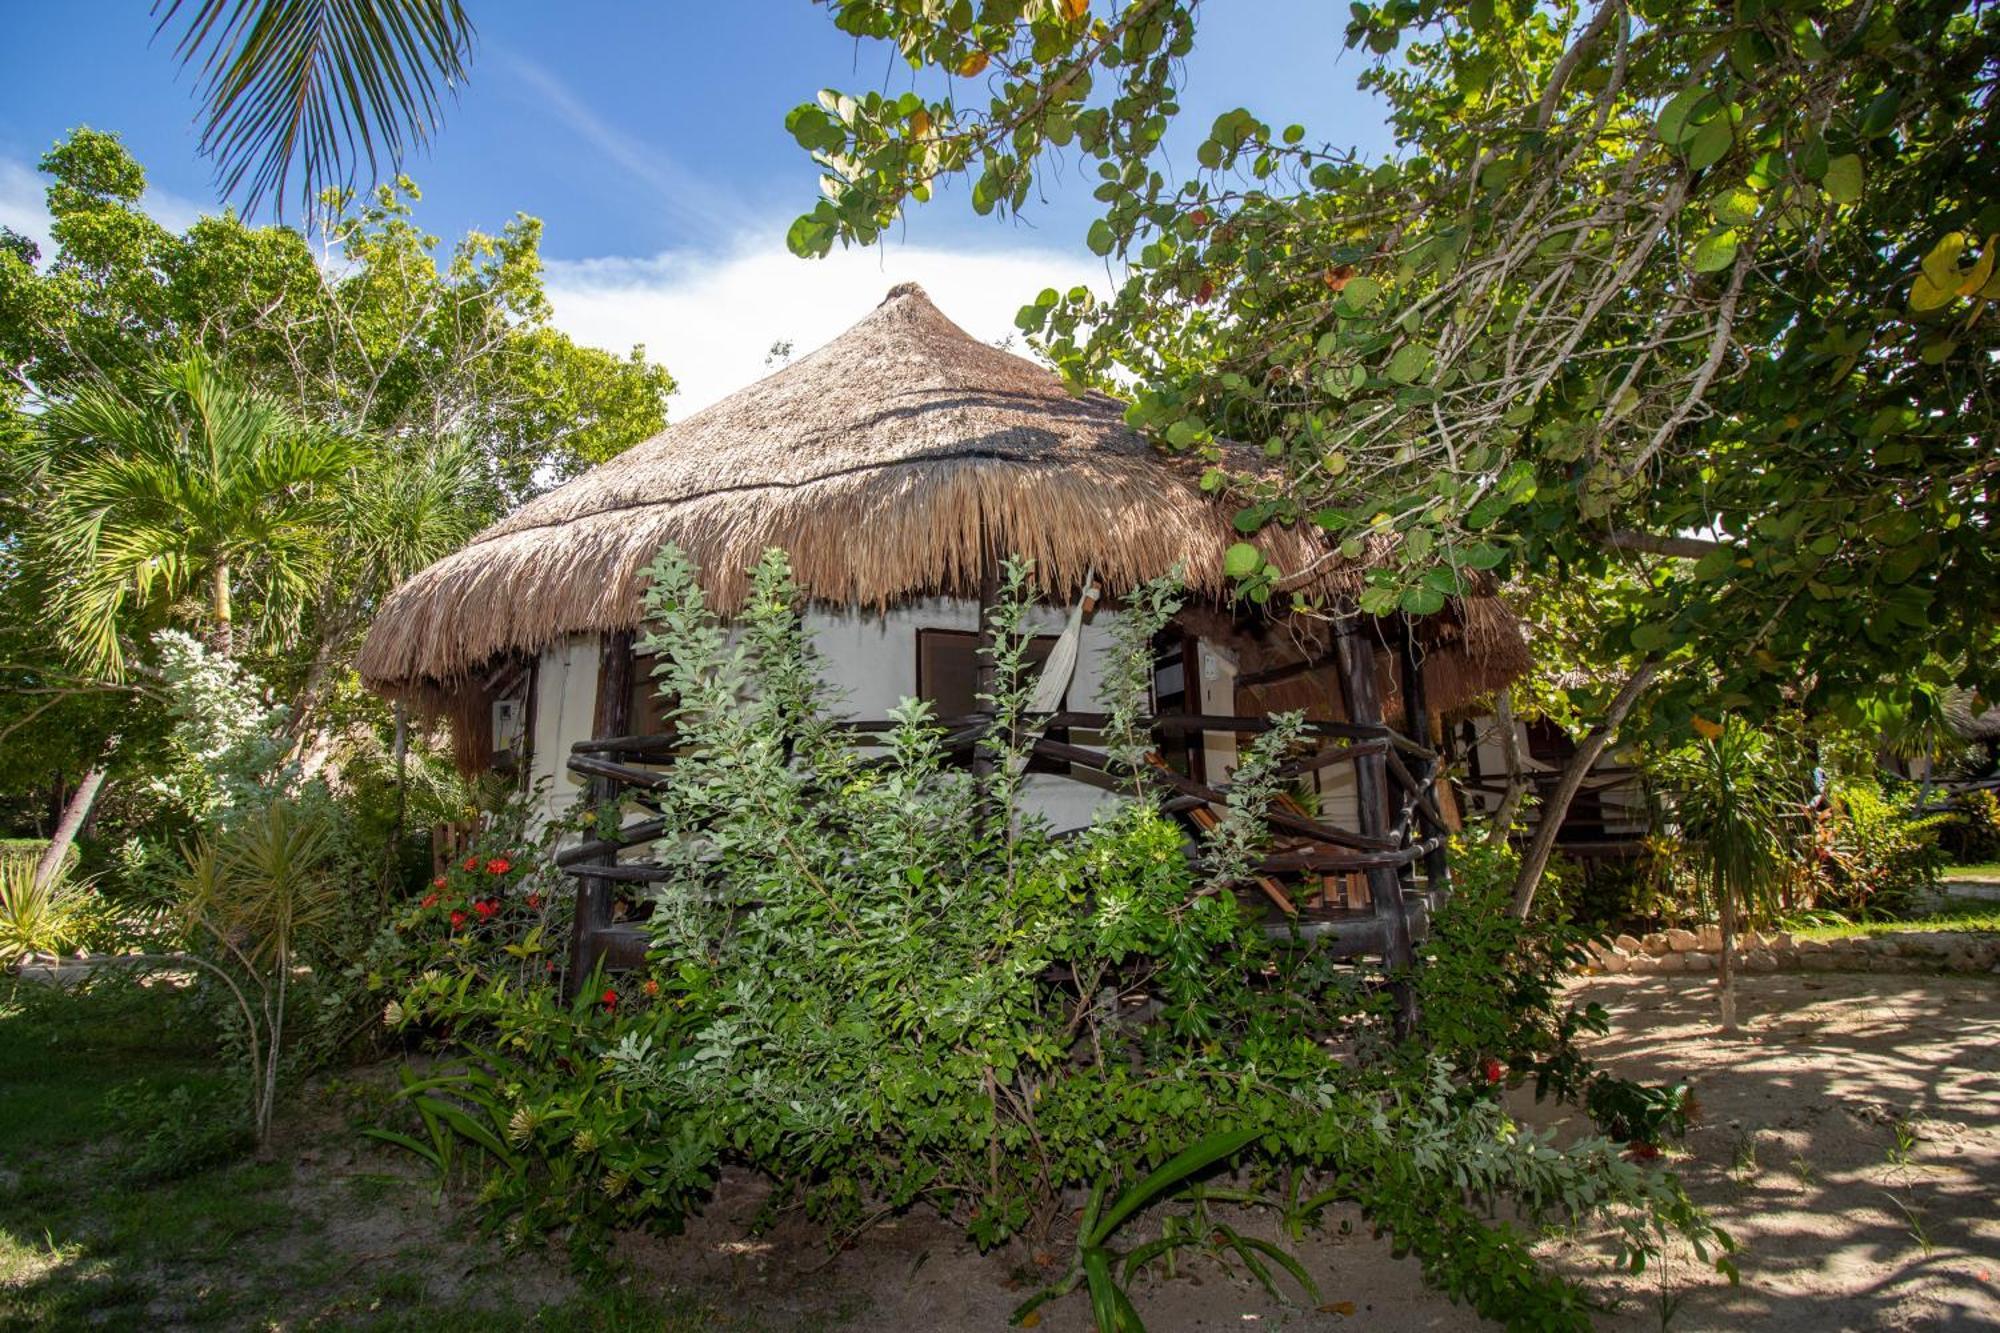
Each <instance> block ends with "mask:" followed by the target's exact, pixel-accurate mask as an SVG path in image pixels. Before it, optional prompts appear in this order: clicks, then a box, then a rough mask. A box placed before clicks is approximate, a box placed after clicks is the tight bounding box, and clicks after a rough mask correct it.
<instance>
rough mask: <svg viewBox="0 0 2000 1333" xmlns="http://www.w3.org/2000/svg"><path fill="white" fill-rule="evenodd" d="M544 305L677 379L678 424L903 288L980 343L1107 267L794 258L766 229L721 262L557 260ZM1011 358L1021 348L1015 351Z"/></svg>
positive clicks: (971, 257) (668, 257) (1069, 261)
mask: <svg viewBox="0 0 2000 1333" xmlns="http://www.w3.org/2000/svg"><path fill="white" fill-rule="evenodd" d="M547 278H548V293H549V300H550V302H551V303H552V304H553V306H554V308H555V323H556V326H557V327H558V328H560V329H562V330H563V332H565V333H567V334H569V335H570V336H571V337H572V338H575V339H576V340H577V341H578V342H582V343H587V344H590V345H592V346H597V347H605V348H610V349H613V350H615V351H621V352H622V351H623V350H625V349H626V348H628V347H630V346H631V345H632V344H633V343H635V342H636V343H644V344H645V345H646V354H647V356H648V357H650V358H651V359H652V360H654V361H657V362H659V363H661V364H662V365H664V366H666V368H667V369H668V370H669V371H670V372H672V374H673V376H674V378H675V380H676V381H678V382H679V385H680V391H679V392H678V393H677V394H675V396H674V398H673V401H672V403H671V404H670V409H671V412H670V414H671V416H672V417H673V419H674V420H677V421H678V420H684V419H686V418H687V417H689V416H691V415H692V414H693V413H694V412H696V411H698V410H699V409H701V408H703V407H706V406H707V405H708V404H710V403H712V402H714V401H715V400H716V399H718V398H721V397H723V396H725V395H726V394H729V393H732V392H734V391H735V390H737V389H740V388H742V387H743V386H745V385H747V384H750V383H751V382H753V381H755V380H758V379H761V378H762V377H763V376H765V375H768V374H770V373H771V371H772V370H773V369H775V363H774V364H772V365H766V364H765V362H766V358H767V357H768V355H769V353H770V350H771V345H772V344H773V343H774V342H776V341H778V340H780V339H785V340H789V341H790V342H791V343H792V345H793V353H794V356H795V357H796V356H803V355H805V354H806V353H807V352H809V351H811V350H813V349H814V348H815V347H818V346H820V345H821V344H822V343H825V342H827V341H828V340H830V339H831V338H833V337H834V336H835V335H836V334H838V333H840V332H841V331H842V330H843V329H845V328H847V327H848V326H849V325H851V324H853V323H854V322H855V321H856V320H858V319H860V318H861V317H862V316H863V315H865V314H867V313H868V312H869V311H870V310H872V309H874V307H875V306H876V305H878V304H879V303H880V302H881V300H882V297H883V296H884V295H885V294H886V293H887V292H888V290H889V288H891V287H893V286H895V285H896V284H897V283H901V282H915V283H919V284H921V285H922V286H923V288H924V290H925V291H926V292H928V293H929V294H930V298H931V300H933V301H934V302H936V303H937V306H938V308H939V309H940V310H942V311H944V313H945V314H946V315H948V316H950V317H951V318H952V319H953V320H954V321H956V322H957V323H958V324H959V326H960V327H962V328H964V329H965V330H966V331H967V332H968V333H970V334H972V336H974V337H975V338H979V339H981V340H982V341H985V342H999V341H1000V340H1002V339H1004V338H1007V337H1009V336H1014V337H1015V338H1016V339H1017V342H1018V332H1017V330H1016V329H1015V327H1014V315H1015V312H1016V311H1018V310H1019V309H1020V308H1021V307H1022V306H1023V305H1024V304H1026V303H1027V302H1029V301H1032V300H1033V299H1034V297H1035V293H1036V292H1039V291H1040V290H1041V289H1042V288H1044V287H1055V288H1058V289H1062V290H1067V289H1068V288H1070V287H1075V286H1088V287H1090V288H1092V289H1094V290H1095V291H1097V292H1098V293H1099V294H1100V295H1103V294H1106V293H1107V292H1108V290H1109V287H1110V279H1109V278H1108V277H1107V275H1106V273H1105V270H1104V267H1103V266H1102V265H1101V264H1099V263H1095V262H1092V261H1089V260H1086V259H1083V258H1081V257H1078V256H1075V255H1071V254H1065V253H1062V252H1059V251H1053V250H1037V249H1028V248H1020V249H1010V250H997V251H983V252H982V251H952V250H940V249H935V248H929V247H923V246H913V245H898V246H883V247H880V248H877V249H872V250H847V251H836V252H835V253H834V254H832V255H830V256H829V257H827V258H825V259H816V260H814V259H798V258H795V257H794V256H793V255H792V254H791V253H790V252H789V251H787V250H786V249H785V243H784V239H783V237H782V236H780V235H778V234H776V233H770V234H767V235H763V236H760V237H758V238H757V239H756V240H755V241H754V242H745V243H744V244H742V245H741V246H739V247H737V248H736V249H734V250H732V251H729V252H728V253H725V254H720V255H710V254H704V253H700V252H695V251H673V252H668V253H665V254H660V255H656V256H654V257H653V258H651V259H588V260H567V261H565V260H553V261H551V262H550V263H549V266H548V274H547ZM1017 350H1021V349H1018V348H1017Z"/></svg>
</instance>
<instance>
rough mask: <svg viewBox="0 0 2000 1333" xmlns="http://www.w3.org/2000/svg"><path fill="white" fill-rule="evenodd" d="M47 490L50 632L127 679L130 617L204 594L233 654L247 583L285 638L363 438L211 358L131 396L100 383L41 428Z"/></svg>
mask: <svg viewBox="0 0 2000 1333" xmlns="http://www.w3.org/2000/svg"><path fill="white" fill-rule="evenodd" d="M36 435H37V439H36V445H35V459H34V462H35V474H36V478H37V480H38V482H39V483H40V484H41V485H42V486H43V487H45V488H46V491H47V497H48V498H47V503H46V506H45V509H44V512H43V518H42V523H41V525H40V527H39V529H38V530H37V531H36V532H35V535H34V539H33V544H34V552H33V554H34V557H35V559H36V563H37V564H38V565H39V566H40V567H41V568H42V569H43V570H44V572H45V573H46V575H47V576H48V578H49V580H50V583H51V585H52V588H53V595H52V598H51V603H52V609H53V610H54V612H55V624H54V626H53V629H54V632H55V634H56V636H57V638H58V639H59V640H60V642H61V643H62V646H63V647H64V648H65V649H67V650H68V652H69V653H70V655H71V656H72V657H74V658H76V659H77V661H78V662H79V664H80V665H82V666H83V667H84V668H86V669H87V670H91V671H95V672H101V673H103V674H104V675H106V676H109V677H111V678H113V679H119V678H122V676H123V673H124V666H125V652H124V646H123V643H122V641H121V638H120V633H119V631H120V628H121V622H122V621H123V620H124V618H125V613H126V608H127V603H128V601H129V602H130V603H131V604H132V605H133V606H135V607H138V606H144V605H147V604H148V603H154V602H163V603H169V604H170V603H171V602H173V601H174V600H176V599H179V598H182V597H186V596H189V595H190V594H194V593H195V592H196V590H197V589H199V590H200V594H199V595H200V597H201V599H202V601H203V602H204V603H205V606H206V612H207V619H208V627H209V639H210V643H211V644H212V646H213V647H214V648H215V650H216V651H217V652H219V653H222V654H224V655H229V654H233V653H234V651H235V648H236V606H237V600H238V593H239V591H242V592H248V593H251V594H254V596H255V598H256V600H257V602H258V604H259V606H260V610H261V618H260V622H259V625H258V629H259V630H260V632H262V633H264V634H265V635H268V636H273V637H280V636H282V635H283V634H284V633H285V632H287V631H288V630H289V629H291V628H292V627H293V626H294V625H295V624H296V622H297V615H298V610H299V607H300V606H301V605H302V604H303V602H304V599H305V597H306V595H307V594H308V593H309V592H310V591H311V590H312V589H313V588H314V587H315V585H316V584H317V583H318V581H319V579H320V578H321V576H322V574H323V572H324V570H325V567H326V562H327V556H328V551H329V547H330V545H331V541H332V538H333V536H334V534H335V532H336V531H337V530H338V527H339V520H340V518H341V514H342V506H341V502H340V492H341V490H342V488H343V487H344V486H345V485H346V484H347V481H348V478H349V475H350V472H351V470H352V469H353V468H354V467H355V466H356V464H357V462H358V461H359V459H360V452H359V450H358V449H357V447H356V446H355V444H354V443H353V442H352V441H350V440H348V439H346V438H344V437H342V436H340V435H337V434H335V433H333V432H331V431H328V430H326V429H324V428H322V427H318V426H315V425H312V424H310V423H307V422H305V421H303V420H301V419H300V418H299V417H297V416H296V415H295V414H293V413H292V412H291V411H290V410H289V409H288V408H286V407H285V406H284V405H283V404H281V403H280V402H278V401H277V400H276V399H274V398H271V397H269V396H268V395H265V394H262V393H259V392H256V391H254V390H249V389H245V388H242V387H241V386H239V385H237V384H236V383H234V382H233V381H232V380H230V379H229V378H228V377H227V376H226V375H225V374H224V373H223V371H222V370H221V368H220V367H218V366H217V365H216V364H215V363H214V362H213V361H211V360H210V359H208V357H206V356H205V355H202V354H201V353H198V352H197V353H189V354H187V355H185V356H183V357H181V358H179V359H177V360H173V361H167V362H162V363H159V364H157V365H154V366H152V367H150V368H148V369H147V370H145V371H143V372H142V373H141V374H140V375H139V377H138V382H137V384H136V385H135V386H134V388H133V389H132V391H130V392H129V393H128V392H121V391H120V390H118V389H116V388H114V387H112V386H110V385H107V384H95V385H90V386H87V387H85V388H84V389H82V390H80V391H79V392H78V393H77V394H76V395H75V396H73V397H72V398H70V399H68V400H67V401H65V402H62V403H58V404H56V405H54V406H52V407H50V408H49V410H48V411H46V412H45V413H43V414H42V415H41V417H40V418H38V420H37V422H36Z"/></svg>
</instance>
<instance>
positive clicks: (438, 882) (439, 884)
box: [431, 875, 444, 889]
mask: <svg viewBox="0 0 2000 1333" xmlns="http://www.w3.org/2000/svg"><path fill="white" fill-rule="evenodd" d="M431 887H432V888H434V889H441V888H443V887H444V876H443V875H439V876H438V877H437V878H436V879H434V880H432V881H431Z"/></svg>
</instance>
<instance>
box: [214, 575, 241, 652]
mask: <svg viewBox="0 0 2000 1333" xmlns="http://www.w3.org/2000/svg"><path fill="white" fill-rule="evenodd" d="M213 577H214V587H215V591H214V596H213V606H212V609H213V611H214V613H215V627H214V628H213V629H212V630H210V631H209V636H208V646H209V647H210V648H212V649H214V650H215V652H216V653H217V655H219V656H222V657H234V656H235V655H236V634H235V631H234V629H233V628H232V627H231V626H230V623H229V562H228V561H227V560H224V559H217V560H216V562H215V570H214V575H213Z"/></svg>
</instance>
